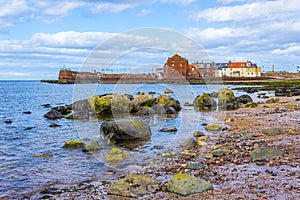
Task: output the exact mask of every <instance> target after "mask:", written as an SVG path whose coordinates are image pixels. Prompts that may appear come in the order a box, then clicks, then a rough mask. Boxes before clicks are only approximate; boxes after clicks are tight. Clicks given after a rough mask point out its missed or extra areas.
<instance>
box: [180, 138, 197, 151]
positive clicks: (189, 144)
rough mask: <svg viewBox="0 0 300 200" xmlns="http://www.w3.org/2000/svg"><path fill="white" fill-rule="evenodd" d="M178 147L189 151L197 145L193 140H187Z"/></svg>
mask: <svg viewBox="0 0 300 200" xmlns="http://www.w3.org/2000/svg"><path fill="white" fill-rule="evenodd" d="M180 146H181V147H183V148H185V149H190V148H193V147H195V146H197V143H196V141H195V140H194V139H193V138H187V139H185V140H184V141H183V142H181V144H180Z"/></svg>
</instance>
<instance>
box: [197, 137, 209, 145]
mask: <svg viewBox="0 0 300 200" xmlns="http://www.w3.org/2000/svg"><path fill="white" fill-rule="evenodd" d="M197 145H198V146H199V147H203V146H206V145H207V143H206V142H204V141H203V140H200V139H199V138H198V139H197Z"/></svg>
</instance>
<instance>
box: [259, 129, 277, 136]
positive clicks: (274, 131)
mask: <svg viewBox="0 0 300 200" xmlns="http://www.w3.org/2000/svg"><path fill="white" fill-rule="evenodd" d="M263 133H264V134H266V135H269V136H275V135H280V134H281V130H280V129H279V128H269V129H266V130H264V131H263Z"/></svg>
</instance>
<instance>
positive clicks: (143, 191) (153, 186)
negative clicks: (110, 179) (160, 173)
mask: <svg viewBox="0 0 300 200" xmlns="http://www.w3.org/2000/svg"><path fill="white" fill-rule="evenodd" d="M158 190H160V183H159V182H158V181H157V180H155V179H153V178H150V177H147V176H142V175H135V174H128V175H127V176H126V177H125V178H122V179H120V180H118V181H117V182H115V183H113V184H112V185H111V186H110V188H109V189H108V191H107V194H108V195H117V196H122V197H129V198H139V197H143V196H145V195H152V194H154V193H156V192H157V191H158Z"/></svg>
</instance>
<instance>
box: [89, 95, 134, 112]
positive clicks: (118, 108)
mask: <svg viewBox="0 0 300 200" xmlns="http://www.w3.org/2000/svg"><path fill="white" fill-rule="evenodd" d="M88 102H89V105H90V107H91V109H92V110H93V111H94V112H95V113H97V114H120V113H130V112H131V111H132V109H133V104H132V102H131V101H130V99H129V97H128V96H127V95H123V94H108V95H103V96H93V97H91V98H89V99H88Z"/></svg>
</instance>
